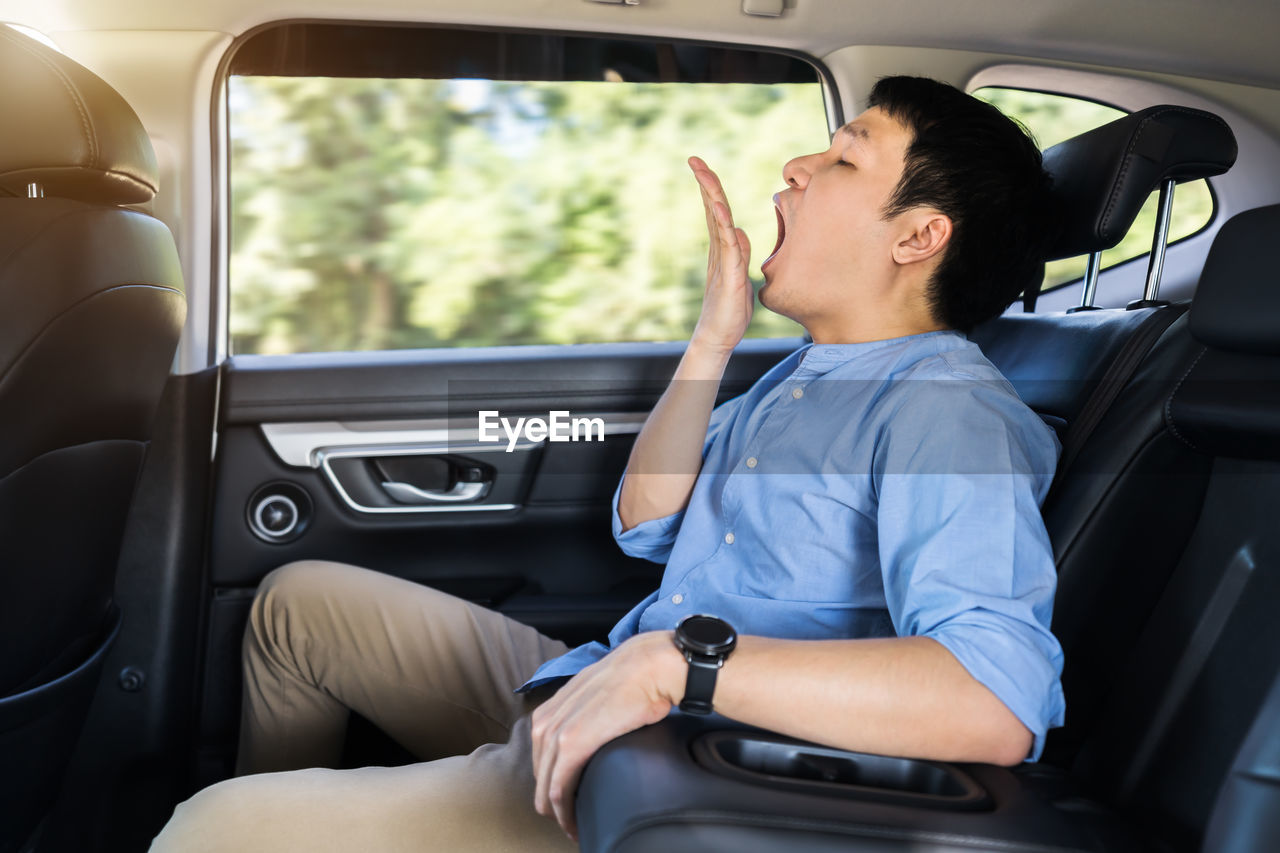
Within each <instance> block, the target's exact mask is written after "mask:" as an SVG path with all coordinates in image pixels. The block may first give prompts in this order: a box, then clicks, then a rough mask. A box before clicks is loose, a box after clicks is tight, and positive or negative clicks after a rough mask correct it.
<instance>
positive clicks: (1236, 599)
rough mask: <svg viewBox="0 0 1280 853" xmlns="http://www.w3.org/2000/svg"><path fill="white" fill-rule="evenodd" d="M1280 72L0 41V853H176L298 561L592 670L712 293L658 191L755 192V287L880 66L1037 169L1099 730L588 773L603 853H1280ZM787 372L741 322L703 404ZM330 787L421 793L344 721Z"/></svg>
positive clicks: (796, 21) (1015, 355)
mask: <svg viewBox="0 0 1280 853" xmlns="http://www.w3.org/2000/svg"><path fill="white" fill-rule="evenodd" d="M1276 33H1280V6H1276V5H1274V4H1272V3H1270V2H1265V0H1220V2H1216V3H1197V2H1194V0H1178V1H1177V2H1172V3H1153V2H1150V0H1111V2H1101V0H1072V2H1066V3H1059V4H1052V5H1042V4H1028V3H1025V2H1017V0H974V2H970V3H964V4H949V5H947V6H943V5H941V4H927V3H914V2H905V3H901V4H897V5H893V6H890V5H888V4H879V3H873V2H868V0H696V2H695V0H686V2H682V3H681V2H673V0H539V2H537V3H527V2H518V0H470V2H467V3H461V2H457V0H417V2H412V3H411V2H406V0H371V2H364V3H360V4H355V3H352V2H350V0H306V2H303V3H294V4H285V3H281V2H278V0H259V2H256V3H253V4H250V3H244V2H240V0H200V2H198V3H195V4H189V5H185V6H183V5H175V4H159V3H156V2H154V0H109V2H106V3H98V4H91V3H85V2H80V0H70V1H69V2H65V3H57V4H41V5H38V6H37V5H35V4H30V3H24V2H18V0H0V116H3V118H2V119H0V329H2V330H3V333H2V334H0V543H2V545H3V552H2V553H3V559H2V560H0V614H2V615H3V618H0V635H3V649H4V652H3V654H2V655H0V755H2V756H3V760H2V761H0V853H36V851H39V852H40V853H58V852H59V851H121V853H133V851H142V850H145V849H147V846H148V844H149V841H150V839H151V838H152V837H154V835H155V834H156V833H157V832H158V831H159V829H160V827H161V826H163V825H164V823H165V821H166V820H167V819H168V817H169V815H170V814H171V813H172V811H173V808H174V807H175V805H177V804H178V803H179V802H181V801H182V800H184V799H186V798H187V797H189V796H191V795H192V794H193V793H194V792H196V791H197V790H200V789H201V788H203V787H205V786H207V785H209V784H212V783H214V782H217V781H219V780H222V779H226V778H229V777H230V776H232V775H233V772H234V760H235V750H236V744H237V737H238V725H239V713H240V689H241V688H240V662H239V654H240V638H241V636H242V634H243V632H244V627H245V622H246V619H247V618H248V611H249V605H250V602H251V601H252V599H253V595H254V591H255V589H256V587H257V584H258V583H259V581H261V579H262V578H263V577H264V576H265V575H266V574H267V573H268V572H270V571H271V570H272V569H274V568H275V567H277V566H280V565H283V564H285V563H289V562H292V561H295V560H301V559H327V560H337V561H342V562H347V563H352V564H355V565H360V566H366V567H368V568H372V569H375V570H378V571H382V572H386V573H389V574H392V575H395V576H398V577H402V578H406V579H409V580H412V581H414V582H417V583H421V584H425V585H429V586H432V587H435V588H438V589H441V590H444V591H446V592H449V593H452V594H455V595H458V596H461V597H464V598H466V599H468V600H471V601H474V602H477V603H480V604H483V605H485V606H488V607H492V608H494V609H497V610H498V611H500V612H502V613H504V614H506V615H508V616H510V617H512V618H515V619H517V620H520V621H522V622H525V623H527V624H530V625H532V626H534V627H536V628H538V629H539V630H540V631H542V632H544V633H546V634H548V635H550V636H553V637H556V638H559V639H562V640H564V641H565V642H567V643H570V644H575V643H580V642H585V641H588V640H592V639H601V638H603V637H604V636H605V635H606V634H607V632H608V630H609V628H610V627H611V626H612V625H613V623H614V622H615V621H616V620H617V619H618V618H619V617H620V616H621V615H622V614H623V613H625V612H626V611H628V610H629V609H630V608H631V607H632V605H634V604H635V602H636V601H638V600H640V599H641V598H643V597H644V596H645V595H646V594H648V593H649V592H650V591H651V590H652V589H653V588H655V587H656V586H657V584H658V582H659V579H660V577H661V571H662V567H661V566H658V565H655V564H653V563H649V562H646V561H643V560H639V559H633V558H630V557H627V556H625V555H624V554H622V553H621V551H620V550H619V549H618V548H617V546H616V544H615V543H614V542H613V539H612V536H611V534H610V523H609V519H610V498H611V496H612V494H613V491H614V488H615V486H616V484H617V482H618V479H619V477H620V476H621V474H622V471H623V468H624V466H625V464H626V460H627V456H628V453H629V451H630V448H631V444H632V442H633V440H634V438H635V435H636V433H637V432H638V431H639V429H640V427H641V425H642V424H643V422H644V419H645V416H646V414H647V412H648V411H649V410H650V408H651V407H652V406H653V405H654V403H655V402H656V401H657V399H658V397H659V396H660V395H661V393H662V391H663V390H664V388H665V386H666V383H667V381H668V379H669V378H670V376H671V373H672V371H673V370H674V367H675V365H676V363H677V362H678V361H679V358H680V355H681V353H682V352H683V348H684V342H685V341H686V340H687V336H688V334H689V332H690V331H691V329H692V321H693V319H694V318H696V305H697V301H698V300H699V299H700V297H701V284H700V282H698V281H697V279H698V278H699V277H700V276H701V275H702V274H703V270H702V269H701V267H702V266H705V262H704V260H703V259H704V258H705V233H706V232H705V228H704V227H703V225H702V223H701V221H700V216H701V214H700V213H698V214H697V216H696V217H695V218H693V219H689V218H688V217H686V216H685V215H684V213H682V212H681V211H682V210H683V208H678V207H677V206H676V202H674V201H672V200H671V199H673V198H675V197H676V196H677V195H678V196H679V197H680V198H681V199H683V198H684V196H689V200H690V201H691V202H693V203H695V204H696V203H697V194H696V192H695V191H693V186H694V185H693V183H692V181H691V179H687V172H684V173H680V175H679V177H678V179H677V178H675V177H673V178H671V179H670V180H668V178H667V175H668V174H671V175H675V174H676V172H679V170H682V169H684V168H685V167H684V157H686V156H688V155H690V154H699V155H702V154H703V152H704V151H706V150H710V151H711V152H712V153H713V154H716V155H717V156H721V157H722V160H724V161H727V163H728V170H729V171H726V173H725V174H726V181H725V183H726V187H727V188H728V190H729V192H730V195H731V196H732V197H733V199H734V203H735V209H736V210H738V209H741V210H743V211H744V214H743V217H744V221H746V217H747V216H756V215H758V216H759V222H760V223H762V224H761V225H759V226H758V227H759V228H767V229H770V230H769V232H768V234H767V235H766V233H763V232H762V233H758V234H757V233H755V231H752V236H753V242H754V243H755V244H756V252H757V254H759V253H760V252H761V249H763V248H767V246H766V245H765V244H767V243H768V239H766V237H772V229H773V227H774V225H773V216H772V211H771V210H769V204H768V193H771V192H773V191H774V190H777V189H780V188H781V186H782V178H781V167H782V164H783V163H784V162H785V161H786V159H787V158H788V157H791V156H794V155H796V154H800V153H805V151H804V150H803V149H801V150H795V147H794V146H797V145H804V144H809V145H813V146H815V147H816V146H818V145H825V140H826V139H827V138H828V136H829V134H831V133H832V132H834V131H835V130H836V129H837V128H839V127H840V126H841V125H842V124H843V123H844V122H845V121H847V120H849V119H851V118H852V117H854V116H856V115H857V114H858V113H859V112H860V111H861V109H862V108H863V107H864V106H865V102H866V97H867V94H868V92H869V91H870V88H871V86H872V85H873V84H874V82H875V81H876V80H877V79H878V78H880V77H883V76H887V75H893V74H918V75H923V76H929V77H933V78H936V79H940V80H944V81H947V82H949V83H952V84H953V85H956V86H957V87H959V88H961V89H964V90H966V91H969V92H973V93H975V94H976V95H977V96H979V97H984V98H985V99H989V100H991V102H992V103H995V104H996V105H997V106H999V107H1000V108H1002V109H1005V110H1006V112H1009V113H1010V114H1011V115H1013V116H1014V117H1015V118H1017V119H1018V120H1019V121H1021V122H1023V123H1024V124H1026V125H1027V126H1028V128H1030V129H1031V130H1032V132H1033V133H1034V134H1035V135H1036V137H1037V139H1038V141H1039V142H1040V144H1041V145H1042V148H1043V151H1044V163H1045V167H1046V170H1047V171H1048V172H1049V173H1050V175H1051V176H1052V178H1053V199H1054V204H1055V213H1056V216H1057V219H1058V220H1059V226H1060V227H1059V229H1058V231H1057V233H1056V235H1055V240H1054V243H1053V246H1052V251H1051V254H1050V256H1049V257H1047V258H1046V259H1045V260H1046V272H1045V276H1044V280H1043V282H1032V283H1029V284H1028V286H1027V288H1026V290H1025V292H1024V293H1023V294H1022V297H1021V298H1020V299H1019V300H1017V301H1016V302H1015V303H1014V304H1012V305H1011V306H1010V307H1009V308H1008V310H1007V311H1006V312H1005V313H1004V314H1003V315H1001V316H999V317H996V318H994V319H992V320H991V321H989V322H987V323H984V324H983V325H981V326H979V327H978V328H976V329H974V330H973V331H972V332H971V333H970V335H969V336H970V338H971V339H972V340H974V341H976V342H977V343H979V344H980V346H981V348H982V350H983V352H984V353H985V354H986V355H987V357H988V358H989V359H991V361H992V362H993V363H994V364H995V365H996V366H997V367H998V368H999V369H1000V370H1001V372H1002V373H1003V374H1004V375H1005V376H1006V377H1007V378H1008V379H1009V380H1010V382H1011V384H1012V385H1013V387H1014V388H1015V390H1016V391H1017V392H1018V394H1019V396H1021V398H1022V399H1023V401H1024V402H1026V403H1027V405H1028V406H1030V407H1031V408H1032V409H1033V410H1034V411H1036V412H1037V413H1038V414H1039V415H1040V416H1041V417H1042V418H1043V419H1044V420H1045V421H1046V422H1047V423H1048V424H1050V425H1051V426H1052V427H1053V428H1054V429H1055V430H1056V432H1057V434H1058V437H1059V439H1060V441H1061V444H1062V454H1061V457H1060V461H1059V465H1058V468H1057V471H1056V474H1055V478H1054V482H1053V486H1052V488H1051V490H1050V492H1049V495H1048V497H1047V499H1046V500H1045V503H1044V505H1043V515H1044V519H1045V523H1046V527H1047V529H1048V532H1049V535H1050V539H1051V542H1052V546H1053V551H1054V557H1055V560H1056V564H1057V569H1058V589H1057V595H1056V599H1055V605H1054V613H1053V623H1052V629H1053V632H1054V634H1055V636H1056V637H1057V638H1058V640H1059V641H1060V643H1061V645H1062V647H1063V651H1064V656H1065V665H1064V670H1063V676H1062V683H1063V688H1064V691H1065V694H1066V700H1067V715H1066V724H1065V725H1064V726H1063V727H1061V728H1058V729H1054V730H1052V731H1051V732H1050V734H1049V737H1048V740H1047V743H1046V746H1045V750H1044V753H1043V755H1042V756H1040V758H1039V760H1038V761H1035V762H1024V763H1023V764H1021V765H1019V766H1016V767H999V766H995V765H987V764H953V763H946V762H937V761H925V760H918V759H913V758H902V757H894V756H883V755H872V754H863V753H854V752H849V751H845V750H840V749H835V748H832V747H830V746H828V745H824V744H815V743H806V742H801V741H797V740H795V739H792V738H788V737H784V736H782V735H779V734H777V733H773V732H768V731H763V730H759V729H755V728H752V727H749V726H745V725H743V724H741V723H739V722H737V721H734V720H730V719H727V718H724V717H721V716H719V715H715V714H712V715H710V716H708V717H694V716H690V715H687V714H682V713H679V712H677V711H673V713H672V714H671V715H670V716H669V717H668V718H667V719H666V720H664V721H662V722H660V723H658V724H656V725H653V726H648V727H645V728H643V729H640V730H637V731H634V732H631V733H630V734H627V735H624V736H623V737H621V738H618V739H617V740H615V741H613V742H611V743H610V744H608V745H606V746H605V747H604V748H602V749H601V750H600V751H599V752H598V753H597V754H596V755H595V756H594V758H593V759H592V760H591V762H590V763H589V764H588V765H587V768H586V771H585V773H584V775H583V778H582V781H581V784H580V787H579V789H578V793H577V816H578V824H579V828H580V845H581V849H582V850H584V851H617V852H618V853H621V851H649V850H659V849H660V850H663V851H666V853H676V851H685V850H689V851H692V850H698V851H708V850H713V851H714V850H726V851H728V850H734V851H737V850H762V851H763V850H784V849H785V850H788V851H801V850H803V851H810V850H812V851H826V850H877V851H879V850H895V851H907V850H911V851H921V850H929V851H934V850H937V851H942V850H949V851H950V850H1001V851H1028V853H1030V851H1129V850H1135V851H1146V850H1151V851H1207V852H1208V853H1217V851H1233V853H1234V851H1268V850H1274V849H1280V623H1277V620H1276V619H1275V618H1274V611H1275V608H1276V606H1277V604H1278V603H1280V533H1278V532H1277V530H1276V528H1275V526H1274V517H1273V515H1272V512H1274V507H1276V506H1280V281H1277V272H1276V267H1275V263H1274V260H1273V259H1272V257H1271V249H1272V246H1271V245H1270V240H1271V239H1274V235H1275V234H1277V233H1280V65H1278V64H1277V63H1276V62H1275V59H1274V35H1275V34H1276ZM672 93H675V94H672ZM1077 119H1079V121H1077ZM752 122H756V123H752ZM1038 122H1050V123H1040V124H1038ZM1073 122H1075V123H1073ZM1050 128H1051V129H1050ZM556 145H558V146H559V147H558V148H557V147H554V146H556ZM646 157H647V158H648V159H645V158H646ZM708 159H709V160H710V158H708ZM717 162H719V161H717ZM713 165H716V163H713ZM375 167H376V168H377V169H378V170H379V171H374V168H375ZM593 170H595V171H593ZM609 170H613V171H609ZM732 170H738V171H732ZM752 181H758V182H759V189H758V190H757V189H756V184H755V183H750V182H752ZM738 187H743V188H744V189H743V191H742V192H741V193H739V192H738V191H737V189H736V188H738ZM747 187H750V189H746V188H747ZM770 187H772V189H769V188H770ZM449 193H455V195H450V194H449ZM752 193H759V194H760V197H758V198H757V197H753V196H752ZM680 203H681V204H683V203H684V202H683V200H682V201H681V202H680ZM468 205H470V206H468ZM628 205H630V206H628ZM748 210H751V211H754V212H753V213H750V214H748V213H746V212H745V211H748ZM352 211H355V212H358V216H357V214H356V213H351V212H352ZM547 211H551V212H550V213H548V212H547ZM348 213H351V215H350V216H349V217H348V218H345V219H344V218H343V217H344V216H346V215H347V214H348ZM488 220H495V221H499V223H500V229H505V230H502V231H501V233H499V234H496V235H495V233H490V232H489V231H486V230H485V228H486V226H485V224H484V223H485V222H486V221H488ZM755 221H756V220H752V222H755ZM699 229H702V230H699ZM749 230H751V227H750V226H749ZM779 239H781V237H779ZM619 247H622V248H619ZM1002 250H1004V247H992V251H993V252H999V251H1002ZM642 251H647V252H649V254H647V255H643V256H642V255H641V254H640V253H641V252H642ZM627 252H633V254H627ZM592 253H595V254H592ZM686 255H687V256H688V257H685V256H686ZM526 259H527V263H525V261H526ZM754 262H755V263H756V264H757V265H758V259H756V260H755V261H754ZM521 264H524V265H523V266H521ZM690 282H693V284H692V285H690ZM682 288H683V289H682ZM691 288H692V289H691ZM690 305H693V306H694V308H693V312H694V313H692V314H690V313H689V311H690V308H689V306H690ZM766 313H767V312H765V311H764V310H763V309H757V314H759V315H764V314H766ZM802 334H803V330H802V329H800V328H799V327H797V326H794V325H791V326H788V325H785V324H782V323H780V322H777V318H769V317H763V316H762V317H760V318H758V320H755V321H753V326H752V328H751V330H749V334H748V337H747V338H745V339H744V340H743V341H742V343H741V344H740V345H739V347H738V348H737V350H736V351H735V354H734V356H733V358H732V360H731V362H730V365H729V368H728V370H727V372H726V375H725V378H724V380H723V382H722V383H721V386H720V390H719V397H718V399H719V400H720V401H725V400H728V399H730V398H732V397H734V396H736V395H737V394H739V393H741V392H742V391H744V390H746V389H747V388H748V387H750V385H751V384H752V383H753V382H754V381H755V380H756V379H757V378H758V377H760V376H761V375H763V374H764V373H765V372H766V371H767V370H768V369H769V368H770V367H772V366H773V365H774V364H776V363H777V362H778V361H780V360H781V359H783V358H785V357H786V356H787V355H788V354H789V353H791V352H792V351H794V350H795V349H796V348H797V347H798V346H800V345H801V344H803V343H804V342H805V341H804V339H803V337H801V336H802ZM485 412H501V413H503V414H507V413H511V414H518V415H526V416H536V415H541V416H544V417H549V416H550V415H551V414H553V413H555V412H564V413H572V415H573V416H575V417H582V418H584V419H598V420H599V421H600V423H601V424H602V430H601V432H602V433H603V435H602V437H601V438H602V440H599V441H593V440H589V439H588V440H584V441H560V440H554V439H551V438H549V437H547V436H544V437H541V438H531V437H529V436H528V435H526V436H525V437H523V438H516V437H512V439H511V441H510V443H508V442H507V440H506V438H505V437H504V438H503V439H502V441H499V442H496V443H495V442H493V441H491V440H490V439H488V438H486V436H485V433H484V430H483V429H482V424H483V421H482V418H483V413H485ZM478 418H480V419H481V420H480V421H478ZM1268 519H1272V520H1271V521H1269V520H1268ZM343 761H344V766H350V767H356V766H365V765H395V764H405V763H409V762H411V761H413V758H412V756H411V755H409V754H408V752H407V751H406V750H405V749H404V748H403V747H401V746H400V745H399V744H397V743H395V742H394V741H392V740H391V739H390V738H388V737H387V736H386V735H384V734H382V733H381V732H379V731H378V730H377V729H376V728H374V727H373V726H372V725H371V724H370V723H368V722H367V721H364V720H362V719H361V718H359V717H358V716H353V718H352V720H351V724H350V728H349V733H348V742H347V748H346V754H345V755H344V758H343Z"/></svg>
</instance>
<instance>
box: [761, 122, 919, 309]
mask: <svg viewBox="0 0 1280 853" xmlns="http://www.w3.org/2000/svg"><path fill="white" fill-rule="evenodd" d="M910 143H911V133H910V131H908V130H907V129H906V128H904V127H902V126H901V125H900V124H898V122H897V121H895V120H894V119H892V118H891V117H890V116H889V115H888V114H887V113H885V112H884V111H883V110H881V109H879V108H872V109H869V110H867V111H866V112H864V113H863V114H862V115H860V116H858V117H857V118H856V119H854V120H853V121H852V122H850V123H849V124H847V125H845V126H844V127H842V128H841V129H840V130H839V131H837V132H836V135H835V137H834V138H833V139H832V143H831V147H830V148H828V149H827V150H826V151H822V152H818V153H816V154H809V155H806V156H804V157H797V158H795V159H794V160H792V161H790V162H789V163H787V164H786V166H785V167H783V170H782V176H783V178H784V179H785V180H786V182H787V189H785V190H783V191H782V192H780V193H778V194H777V195H776V196H775V197H774V201H775V203H776V205H777V208H778V239H779V242H778V245H777V247H776V249H775V250H774V252H773V254H772V255H771V256H770V257H769V258H767V259H766V260H765V262H764V263H763V264H762V265H761V271H762V272H763V273H764V279H765V285H764V287H763V288H762V289H761V290H760V303H761V304H762V305H764V306H765V307H766V308H768V309H770V310H771V311H775V312H777V313H779V314H783V315H785V316H787V317H791V318H792V319H794V320H796V321H797V322H799V323H801V324H802V325H804V326H805V327H806V328H807V329H809V331H810V332H811V333H812V332H813V331H814V328H815V325H818V326H821V325H822V324H824V323H829V322H830V321H831V319H833V317H834V316H837V315H839V314H841V313H842V312H848V311H850V310H856V309H857V304H858V296H859V294H860V293H867V292H869V291H868V290H867V288H874V287H876V286H879V285H882V284H885V283H886V282H887V281H888V280H889V277H890V276H891V274H892V270H893V257H892V247H893V244H894V242H895V241H896V234H897V230H896V229H895V228H894V227H893V226H894V222H895V220H889V221H886V220H884V219H883V218H882V217H881V212H882V211H883V210H884V208H885V205H886V203H887V202H888V200H889V197H890V195H891V194H892V193H893V190H894V188H895V187H896V186H897V185H898V179H899V178H900V177H901V176H902V167H903V160H904V157H905V155H906V151H907V147H908V146H909V145H910Z"/></svg>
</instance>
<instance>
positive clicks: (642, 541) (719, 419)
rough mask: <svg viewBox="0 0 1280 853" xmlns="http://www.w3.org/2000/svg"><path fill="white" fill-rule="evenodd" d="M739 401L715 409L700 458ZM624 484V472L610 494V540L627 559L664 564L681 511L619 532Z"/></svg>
mask: <svg viewBox="0 0 1280 853" xmlns="http://www.w3.org/2000/svg"><path fill="white" fill-rule="evenodd" d="M741 401H742V398H741V397H735V398H734V399H732V400H729V401H728V402H725V403H723V404H721V405H719V406H717V407H716V408H715V410H714V411H712V412H711V419H710V420H709V421H708V423H707V434H706V437H705V438H704V439H703V442H702V458H703V459H704V460H705V459H706V458H707V451H708V450H710V449H711V445H712V444H714V443H715V441H716V439H717V438H719V436H720V435H721V434H723V433H724V432H725V429H726V427H727V426H728V424H729V423H730V421H732V419H733V418H734V417H735V416H736V415H737V413H738V411H739V409H740V408H741ZM626 481H627V475H626V472H623V475H622V479H621V480H619V481H618V487H617V488H616V489H614V490H613V507H612V511H613V538H614V541H615V542H617V543H618V547H619V548H621V549H622V551H623V553H624V554H626V555H627V556H629V557H639V558H641V559H644V560H652V561H653V562H655V563H665V562H667V558H668V557H670V556H671V546H672V545H674V544H675V541H676V535H677V534H678V533H679V532H680V524H681V522H682V521H684V510H680V511H679V512H675V513H672V514H671V515H667V516H664V517H662V518H651V519H649V520H648V521H642V522H640V523H639V524H637V525H636V526H635V527H631V528H629V529H627V530H623V529H622V519H621V518H620V517H619V516H618V500H619V499H620V498H621V497H622V486H623V485H624V484H625V483H626Z"/></svg>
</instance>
